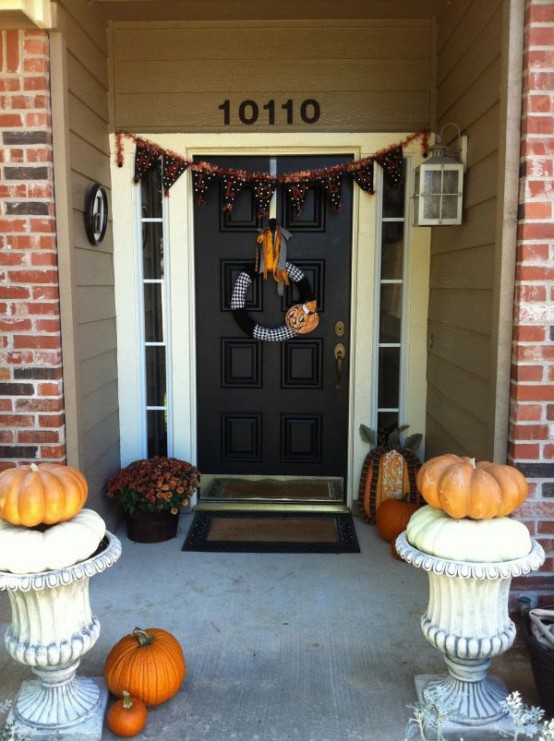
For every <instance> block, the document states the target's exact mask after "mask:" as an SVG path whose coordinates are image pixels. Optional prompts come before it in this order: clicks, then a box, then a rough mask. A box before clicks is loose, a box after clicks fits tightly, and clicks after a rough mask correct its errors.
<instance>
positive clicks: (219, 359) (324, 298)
mask: <svg viewBox="0 0 554 741" xmlns="http://www.w3.org/2000/svg"><path fill="white" fill-rule="evenodd" d="M197 159H198V160H201V161H208V162H210V163H212V164H214V165H218V166H219V167H222V168H229V169H234V170H237V169H244V170H247V171H248V172H270V168H271V167H272V166H273V167H274V168H275V167H276V170H277V174H279V175H280V174H284V173H288V172H297V171H300V170H314V169H318V168H323V167H330V166H332V165H335V164H340V163H344V162H346V161H348V160H349V158H348V157H347V156H345V155H336V156H329V155H325V156H287V157H278V158H276V159H274V160H272V161H270V159H269V158H268V157H212V156H209V155H205V156H199V157H198V158H197ZM276 198H277V212H276V217H277V223H278V225H279V226H281V227H283V228H284V229H286V230H288V232H290V234H291V235H292V238H291V239H290V241H289V244H288V252H287V260H288V261H289V262H291V263H293V265H295V266H297V267H298V268H300V269H301V270H302V271H303V273H304V275H305V276H306V278H307V280H308V283H309V285H310V287H311V289H312V291H313V293H314V295H315V297H316V299H317V306H318V312H319V326H318V327H317V328H316V329H315V331H313V332H312V333H310V334H305V335H299V336H297V337H294V338H293V339H290V340H287V341H283V342H268V341H262V340H259V339H255V338H254V337H252V336H250V335H249V334H247V333H246V332H245V331H243V330H242V329H241V328H240V327H239V326H238V325H237V323H236V321H235V319H234V316H233V313H232V311H231V294H232V291H233V287H234V285H235V281H236V279H237V277H238V276H239V274H240V273H241V271H243V269H244V267H245V266H252V265H253V263H254V256H255V243H256V238H257V236H258V233H259V229H260V228H261V227H265V226H267V219H264V220H263V221H260V219H259V218H258V217H257V215H256V207H255V203H254V199H253V192H252V190H251V189H250V188H248V187H246V188H244V189H243V190H242V191H241V192H240V194H239V196H238V197H237V200H236V203H235V206H234V208H233V210H232V212H231V213H226V212H224V211H223V208H222V206H223V203H222V200H223V193H222V191H219V192H218V188H217V187H216V186H215V185H213V186H211V189H210V190H209V191H208V194H207V203H206V205H204V206H201V205H198V204H197V203H195V206H194V230H195V274H196V343H197V358H198V361H197V394H198V398H197V418H198V465H199V468H200V470H201V471H202V472H203V473H204V474H209V475H211V474H225V475H240V476H249V475H252V476H264V477H266V476H292V477H304V476H308V477H341V478H344V477H345V476H346V468H347V448H348V395H349V389H348V376H349V372H348V369H349V360H350V274H351V233H352V190H351V183H350V179H345V180H344V181H343V184H342V202H341V207H340V209H339V210H335V209H334V208H333V206H332V205H330V203H329V199H328V197H327V194H326V193H325V191H324V190H323V189H322V188H320V187H319V186H318V187H314V188H311V189H310V191H309V193H308V196H307V198H306V201H305V204H304V206H303V208H302V210H301V213H300V214H299V215H298V214H297V213H296V211H295V209H294V208H293V207H292V205H291V202H290V200H289V197H288V196H287V193H286V188H285V187H284V185H280V186H279V188H278V190H277V195H276ZM298 300H299V296H298V287H297V284H295V283H294V282H292V281H291V283H290V285H289V287H287V288H286V289H285V292H284V295H279V293H278V289H277V282H276V281H275V280H274V279H273V276H272V275H271V274H270V275H269V276H268V278H267V280H264V278H263V277H262V276H259V277H257V278H254V280H253V281H252V283H251V285H250V288H249V289H248V292H247V294H246V303H245V309H246V310H247V312H248V317H249V318H251V319H252V320H253V321H254V322H255V323H256V324H258V325H261V326H264V327H276V326H279V325H282V324H283V318H284V314H285V311H286V309H287V308H288V307H289V306H290V305H292V304H294V303H297V302H298ZM341 355H343V357H340V356H341ZM337 356H339V357H337Z"/></svg>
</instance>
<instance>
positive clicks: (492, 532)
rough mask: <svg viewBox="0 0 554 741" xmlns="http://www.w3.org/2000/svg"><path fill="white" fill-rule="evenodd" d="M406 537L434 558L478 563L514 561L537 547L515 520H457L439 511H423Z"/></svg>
mask: <svg viewBox="0 0 554 741" xmlns="http://www.w3.org/2000/svg"><path fill="white" fill-rule="evenodd" d="M406 537H407V538H408V542H409V543H411V545H413V546H414V547H415V548H418V549H419V550H420V551H423V552H424V553H429V554H430V555H431V556H438V557H439V558H447V559H449V560H452V561H471V562H477V563H484V562H487V563H489V562H499V561H511V560H513V559H515V558H522V557H523V556H527V555H528V554H529V553H530V552H531V549H532V547H533V544H532V542H531V536H530V535H529V531H528V530H527V528H526V527H525V525H524V524H523V523H522V522H519V521H518V520H514V519H513V518H512V517H493V518H492V519H490V520H470V519H469V518H464V519H460V520H455V519H453V518H452V517H449V516H448V515H447V514H446V512H444V511H443V510H441V509H435V507H429V506H427V507H422V508H421V509H419V510H418V511H417V512H416V513H415V514H414V515H413V517H412V518H411V519H410V522H409V523H408V527H407V531H406Z"/></svg>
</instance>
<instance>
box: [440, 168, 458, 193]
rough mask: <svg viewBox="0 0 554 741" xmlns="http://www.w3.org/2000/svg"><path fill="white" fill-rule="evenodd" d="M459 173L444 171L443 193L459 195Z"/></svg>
mask: <svg viewBox="0 0 554 741" xmlns="http://www.w3.org/2000/svg"><path fill="white" fill-rule="evenodd" d="M458 180H459V173H458V171H457V170H444V172H443V176H442V192H443V193H459V186H458Z"/></svg>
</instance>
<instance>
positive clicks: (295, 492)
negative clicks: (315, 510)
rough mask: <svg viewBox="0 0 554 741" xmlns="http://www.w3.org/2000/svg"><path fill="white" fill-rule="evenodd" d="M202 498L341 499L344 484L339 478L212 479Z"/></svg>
mask: <svg viewBox="0 0 554 741" xmlns="http://www.w3.org/2000/svg"><path fill="white" fill-rule="evenodd" d="M201 496H202V499H234V500H237V499H294V500H295V501H298V500H303V501H322V500H329V499H338V500H342V498H343V495H342V486H341V484H340V482H339V481H334V480H332V479H328V480H326V479H321V480H315V481H306V480H305V479H287V480H284V481H279V480H276V479H260V480H251V479H239V478H230V479H227V478H221V479H213V481H211V482H210V484H209V486H208V487H207V489H206V491H202V494H201Z"/></svg>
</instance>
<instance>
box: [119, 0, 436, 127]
mask: <svg viewBox="0 0 554 741" xmlns="http://www.w3.org/2000/svg"><path fill="white" fill-rule="evenodd" d="M274 5H275V4H274ZM252 17H253V18H254V19H255V18H256V17H257V16H256V11H254V14H253V16H252ZM292 17H294V15H293V16H292ZM307 40H309V41H307ZM112 46H113V99H114V124H115V128H116V130H129V131H133V132H139V133H143V134H144V133H153V132H198V133H199V132H202V133H210V132H242V133H249V132H260V131H270V132H282V131H288V132H290V131H299V130H301V131H306V132H307V131H310V132H320V131H341V132H355V131H362V132H374V131H387V132H390V131H418V130H420V129H423V128H428V127H429V123H430V120H431V112H432V107H433V94H432V90H433V81H434V72H433V48H434V25H433V23H432V21H431V20H430V19H413V20H397V21H390V20H389V21H376V20H371V19H368V20H365V19H363V18H362V19H357V20H355V21H353V20H342V19H339V20H334V21H324V20H321V19H320V20H308V19H297V20H294V21H292V20H286V21H284V20H283V21H281V20H280V21H277V20H274V19H272V20H263V21H257V20H241V21H240V22H236V21H221V20H217V21H205V22H204V21H183V22H176V23H171V24H169V23H162V22H159V23H155V22H150V23H140V22H132V21H130V22H122V23H117V24H114V27H113V30H112ZM289 99H290V100H291V101H292V103H293V104H294V111H293V112H292V116H291V117H292V119H293V120H292V121H289V120H287V115H286V114H285V111H284V110H283V108H282V106H283V104H286V102H287V100H289ZM313 99H315V100H317V101H318V103H319V105H320V108H321V112H322V113H321V117H320V118H319V120H317V121H316V122H314V123H313V124H306V123H305V122H303V121H302V120H301V117H300V115H299V112H300V107H301V104H302V102H303V101H305V100H313ZM225 100H229V105H230V112H229V116H228V121H226V120H225V115H224V111H223V110H222V109H221V105H222V104H224V101H225ZM243 101H254V103H255V104H256V105H257V106H258V109H259V115H258V117H257V118H256V120H255V121H250V122H249V123H246V124H245V123H244V121H242V122H241V120H240V117H239V110H240V105H241V103H242V102H243ZM270 101H274V106H275V114H274V121H273V122H272V123H271V122H270V113H269V110H268V109H267V108H264V106H267V105H268V104H270ZM246 111H247V118H249V117H250V115H251V107H250V106H247V108H246Z"/></svg>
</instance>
